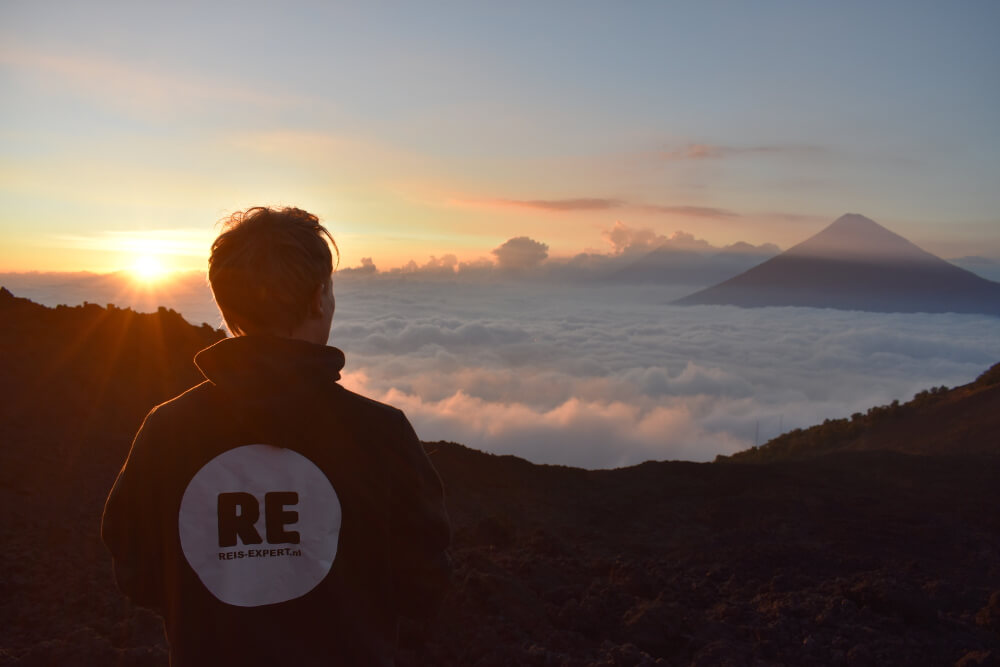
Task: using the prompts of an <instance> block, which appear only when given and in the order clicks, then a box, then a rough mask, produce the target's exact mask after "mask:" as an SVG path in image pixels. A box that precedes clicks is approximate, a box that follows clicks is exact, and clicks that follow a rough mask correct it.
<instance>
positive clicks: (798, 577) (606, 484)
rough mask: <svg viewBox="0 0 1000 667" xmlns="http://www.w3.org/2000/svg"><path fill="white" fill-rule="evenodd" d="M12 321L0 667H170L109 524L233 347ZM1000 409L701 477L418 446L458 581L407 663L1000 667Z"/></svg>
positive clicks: (693, 472)
mask: <svg viewBox="0 0 1000 667" xmlns="http://www.w3.org/2000/svg"><path fill="white" fill-rule="evenodd" d="M0 322H2V323H3V326H2V327H0V360H2V364H0V399H2V400H0V423H2V439H0V572H2V575H0V665H165V664H166V661H167V653H166V646H165V643H164V639H163V633H162V629H161V627H160V624H159V621H158V619H157V618H156V617H155V616H153V615H152V614H150V613H149V612H146V611H144V610H142V609H138V608H135V607H133V606H132V605H130V604H129V602H128V601H127V600H125V599H124V598H123V597H122V596H121V595H120V594H119V593H118V592H117V590H116V589H115V587H114V583H113V581H112V576H111V570H110V562H109V558H108V556H107V554H106V552H105V550H104V548H103V546H102V545H101V543H100V538H99V535H98V530H99V524H100V513H101V507H102V504H103V501H104V496H105V493H106V492H107V490H108V488H109V487H110V485H111V483H112V481H113V480H114V477H115V474H116V473H117V470H118V468H119V467H120V465H121V463H122V462H123V460H124V458H125V455H126V453H127V451H128V447H129V442H130V439H131V437H132V435H133V433H134V431H135V429H136V428H137V427H138V424H139V423H140V421H141V419H142V417H143V415H144V414H145V412H146V411H147V409H148V408H149V407H150V406H151V405H153V404H154V403H156V402H158V401H161V400H164V399H165V398H168V397H170V396H172V395H174V394H175V393H177V392H178V391H180V390H182V389H184V388H186V387H187V386H190V385H191V384H193V383H195V382H196V381H198V379H199V376H198V374H197V371H196V370H195V369H194V367H193V366H192V365H191V362H190V359H191V357H192V355H193V353H194V352H195V351H196V350H197V349H200V348H201V347H204V346H205V345H208V344H210V343H211V342H214V341H215V340H217V339H218V338H219V337H221V333H220V332H218V331H215V330H213V329H212V328H210V327H207V326H203V327H193V326H191V325H189V324H187V323H186V322H184V320H183V319H182V318H181V317H180V316H179V315H177V314H176V313H174V312H172V311H165V310H161V311H160V312H159V313H155V314H151V315H138V314H136V313H133V312H131V311H128V310H120V309H112V308H107V309H106V308H102V307H99V306H95V305H90V306H84V307H78V308H58V309H47V308H44V307H41V306H38V305H36V304H33V303H31V302H28V301H26V300H23V299H16V298H15V297H13V296H12V295H10V294H9V293H8V292H5V291H4V292H0ZM997 414H1000V368H998V367H994V369H993V370H992V371H990V372H987V373H984V375H983V377H982V378H981V379H980V380H979V381H978V382H977V383H973V384H972V385H968V386H966V387H961V388H957V389H954V390H944V389H940V388H939V389H936V390H934V391H933V392H927V393H926V394H925V395H923V396H921V397H920V398H919V399H917V401H915V402H913V403H911V404H907V405H903V406H886V407H885V408H876V409H873V411H869V413H868V414H867V415H856V416H855V417H854V418H852V419H850V420H843V421H832V422H828V423H827V424H825V425H822V426H819V427H817V428H816V429H810V430H806V431H800V432H797V433H794V434H790V435H789V436H785V438H786V439H785V440H783V441H781V442H778V441H775V442H774V443H772V444H771V445H769V446H765V447H761V448H759V449H758V450H756V451H754V452H750V453H748V454H746V455H743V456H737V457H731V458H730V459H720V460H719V461H717V462H716V463H711V464H695V463H645V464H642V465H640V466H635V467H631V468H625V469H619V470H601V471H585V470H578V469H573V468H564V467H557V466H538V465H533V464H530V463H528V462H526V461H523V460H521V459H517V458H514V457H506V456H504V457H501V456H492V455H488V454H484V453H481V452H478V451H475V450H472V449H468V448H466V447H463V446H461V445H456V444H452V443H428V444H427V448H428V450H429V451H430V452H431V457H432V460H433V461H434V462H435V465H436V466H437V468H438V470H439V471H440V473H441V476H442V478H443V479H444V482H445V486H446V488H447V491H448V500H449V508H450V511H451V513H452V517H453V522H454V527H455V545H454V556H455V560H456V564H457V572H456V577H455V587H454V590H453V592H452V594H451V596H450V598H449V599H448V601H447V603H446V605H445V607H444V609H443V611H442V613H441V616H440V617H439V618H437V619H436V620H435V621H434V622H433V623H432V624H430V626H429V627H428V628H418V627H417V626H416V625H407V626H406V627H404V633H403V644H404V648H403V649H402V651H401V654H400V660H399V662H400V664H401V665H484V666H485V665H522V664H523V665H581V666H582V665H651V664H665V665H675V664H676V665H688V664H694V665H726V664H729V665H753V664H761V665H766V664H792V665H809V664H817V665H818V664H822V665H827V664H833V665H837V664H846V665H883V664H900V665H902V664H910V665H913V664H920V665H924V664H926V665H953V664H961V665H996V664H1000V500H998V499H1000V492H998V488H1000V457H998V456H997V452H998V451H1000V442H998V440H1000V435H998V432H997V429H996V417H995V416H996V415H997ZM921 420H923V421H921ZM879 442H885V443H888V444H887V446H886V448H880V447H879ZM910 442H912V443H914V445H913V448H912V450H908V449H907V443H910ZM889 450H891V451H889ZM420 638H422V640H423V641H419V639H420Z"/></svg>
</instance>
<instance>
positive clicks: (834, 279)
mask: <svg viewBox="0 0 1000 667" xmlns="http://www.w3.org/2000/svg"><path fill="white" fill-rule="evenodd" d="M675 303H678V304H682V305H696V304H717V305H723V304H726V305H735V306H743V307H762V306H806V307H813V308H837V309H842V310H867V311H876V312H957V313H985V314H990V315H1000V283H994V282H991V281H989V280H986V279H984V278H980V277H979V276H977V275H975V274H974V273H971V272H969V271H966V270H965V269H961V268H959V267H957V266H954V265H952V264H949V263H948V262H946V261H944V260H943V259H940V258H938V257H936V256H935V255H932V254H931V253H928V252H926V251H924V250H922V249H920V248H919V247H917V246H916V245H914V244H913V243H910V242H909V241H907V240H906V239H904V238H903V237H901V236H899V235H897V234H895V233H893V232H891V231H889V230H888V229H885V228H884V227H882V226H881V225H879V224H878V223H876V222H874V221H872V220H870V219H868V218H866V217H864V216H861V215H856V214H847V215H844V216H841V217H840V218H838V219H837V220H836V221H834V222H833V223H832V224H830V225H829V226H828V227H826V228H825V229H824V230H822V231H821V232H819V233H818V234H816V235H814V236H812V237H810V238H809V239H807V240H805V241H803V242H802V243H800V244H798V245H796V246H794V247H792V248H789V249H788V250H786V251H785V252H783V253H781V254H780V255H778V256H776V257H773V258H771V259H769V260H767V261H766V262H764V263H762V264H759V265H758V266H755V267H753V268H751V269H749V270H748V271H745V272H744V273H741V274H740V275H738V276H735V277H733V278H730V279H729V280H726V281H724V282H722V283H719V284H718V285H715V286H713V287H709V288H707V289H704V290H701V291H699V292H695V293H694V294H691V295H689V296H686V297H684V298H683V299H680V300H678V301H676V302H675Z"/></svg>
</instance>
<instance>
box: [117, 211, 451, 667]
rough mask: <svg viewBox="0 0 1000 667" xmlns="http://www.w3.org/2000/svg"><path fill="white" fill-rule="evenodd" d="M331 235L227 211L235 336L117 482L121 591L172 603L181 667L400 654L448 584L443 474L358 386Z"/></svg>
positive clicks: (169, 630) (383, 659)
mask: <svg viewBox="0 0 1000 667" xmlns="http://www.w3.org/2000/svg"><path fill="white" fill-rule="evenodd" d="M331 246H332V247H333V249H334V250H337V248H336V243H335V242H334V240H333V237H332V236H330V233H329V232H328V231H327V230H326V229H325V228H324V227H323V226H322V225H321V224H320V222H319V220H318V219H317V218H316V216H314V215H312V214H310V213H307V212H305V211H303V210H300V209H297V208H284V209H273V208H264V207H257V208H252V209H249V210H247V211H245V212H238V213H235V214H233V215H232V216H231V217H230V218H229V219H228V220H227V221H226V223H225V227H224V231H223V232H222V233H221V234H220V235H219V237H218V238H217V239H216V240H215V242H214V243H213V245H212V251H211V258H210V260H209V274H208V276H209V282H210V284H211V288H212V292H213V295H214V297H215V301H216V304H217V305H218V307H219V310H220V311H221V313H222V317H223V319H224V321H225V324H226V327H227V328H228V329H229V331H230V333H231V334H232V335H231V337H229V338H226V339H224V340H221V341H219V342H218V343H216V344H215V345H212V346H211V347H209V348H206V349H204V350H202V351H201V352H199V353H198V354H197V355H196V357H195V364H196V365H197V366H198V368H199V370H200V371H201V372H202V374H203V375H204V376H205V381H204V382H202V383H201V384H199V385H197V386H195V387H193V388H191V389H189V390H188V391H187V392H185V393H183V394H181V395H180V396H178V397H176V398H174V399H172V400H170V401H167V402H166V403H163V404H162V405H159V406H157V407H155V408H153V410H152V411H151V412H150V413H149V414H148V415H147V416H146V418H145V421H144V422H143V424H142V427H141V428H140V429H139V432H138V434H137V435H136V437H135V440H134V442H133V444H132V448H131V451H130V452H129V455H128V459H127V460H126V462H125V465H124V467H123V468H122V470H121V472H120V473H119V475H118V478H117V480H116V481H115V483H114V487H113V488H112V490H111V493H110V495H109V496H108V499H107V502H106V504H105V509H104V517H103V522H102V527H101V533H102V538H103V540H104V542H105V544H106V545H107V547H108V549H109V550H110V552H111V554H112V557H113V565H114V571H115V577H116V580H117V583H118V586H119V588H120V589H121V590H122V591H123V592H124V593H125V594H126V595H127V596H128V597H130V598H131V599H132V600H133V602H135V603H136V604H138V605H141V606H145V607H149V608H151V609H153V610H155V611H156V612H158V613H159V614H160V615H162V617H163V620H164V627H165V630H166V636H167V640H168V643H169V645H170V661H171V665H174V666H178V665H241V666H245V665H268V666H269V667H273V666H274V665H296V666H297V667H302V666H307V665H320V664H322V665H391V664H393V661H394V654H395V650H396V641H397V633H398V627H399V621H400V617H401V616H410V617H414V618H418V619H419V618H424V617H426V616H427V615H430V614H433V613H434V611H435V609H436V608H437V606H438V605H439V604H440V602H441V599H442V597H443V594H444V592H445V590H446V588H447V585H448V581H449V577H450V568H451V562H450V559H449V556H448V551H447V549H448V546H449V539H450V528H449V523H448V516H447V513H446V511H445V507H444V495H443V489H442V485H441V481H440V478H439V477H438V475H437V473H436V471H435V470H434V468H433V467H432V465H431V462H430V460H429V459H428V457H427V455H426V454H425V452H424V450H423V448H422V446H421V444H420V441H419V440H418V439H417V436H416V434H415V433H414V431H413V428H412V427H411V426H410V424H409V422H408V421H407V419H406V417H405V416H404V415H403V413H402V412H401V411H399V410H397V409H396V408H393V407H390V406H387V405H384V404H381V403H378V402H376V401H373V400H370V399H368V398H364V397H362V396H360V395H358V394H355V393H352V392H350V391H348V390H346V389H344V388H343V387H342V386H340V384H339V383H338V380H339V379H340V370H341V368H342V367H343V365H344V354H343V353H342V352H341V351H340V350H339V349H337V348H335V347H331V346H327V345H326V343H327V340H328V338H329V335H330V328H331V322H332V318H333V312H334V306H335V299H334V295H333V281H332V273H333V255H332V253H331ZM338 257H339V251H338Z"/></svg>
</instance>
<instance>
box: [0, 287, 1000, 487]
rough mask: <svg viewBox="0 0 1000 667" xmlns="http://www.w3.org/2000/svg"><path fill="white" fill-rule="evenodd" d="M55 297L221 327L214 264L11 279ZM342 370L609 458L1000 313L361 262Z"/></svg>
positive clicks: (350, 378) (872, 383)
mask: <svg viewBox="0 0 1000 667" xmlns="http://www.w3.org/2000/svg"><path fill="white" fill-rule="evenodd" d="M0 284H4V285H6V286H7V287H8V288H9V289H11V290H12V291H13V292H14V293H15V294H16V295H18V296H25V297H28V298H32V299H34V300H37V301H39V302H42V303H46V304H48V305H55V304H57V303H67V304H75V303H81V302H83V301H84V300H88V301H91V302H96V303H101V304H103V303H116V304H117V305H120V306H132V307H135V308H137V309H141V310H151V309H155V307H156V306H158V305H164V306H167V307H171V308H174V309H176V310H178V311H180V312H181V313H182V314H184V315H185V317H186V318H187V319H188V320H190V321H192V322H195V323H201V322H203V321H207V322H209V323H210V324H213V325H219V324H220V322H221V321H220V319H219V316H218V314H217V313H216V311H215V310H214V306H213V304H212V301H211V296H210V294H209V292H208V290H207V288H206V287H205V284H204V277H203V276H197V275H192V276H188V277H187V278H186V279H184V280H179V281H176V282H175V283H174V284H173V286H172V287H170V288H161V289H160V290H158V291H155V290H154V291H150V290H136V289H134V288H130V287H129V286H128V281H127V280H126V279H125V278H123V277H115V276H95V275H90V274H9V275H4V276H0ZM335 285H336V293H337V314H336V317H335V318H334V326H333V332H332V334H331V344H333V345H337V346H338V347H340V348H342V349H343V350H344V351H345V353H346V355H347V366H346V367H345V369H344V376H343V381H342V382H343V384H344V385H345V386H346V387H348V388H350V389H353V390H355V391H358V392H360V393H363V394H365V395H368V396H371V397H373V398H376V399H378V400H381V401H385V402H388V403H391V404H393V405H396V406H398V407H400V408H402V409H403V410H404V411H405V412H406V414H407V415H408V416H409V418H410V420H411V422H412V423H413V424H414V427H415V428H416V430H417V432H418V434H420V436H421V437H422V438H423V439H425V440H439V439H441V440H452V441H456V442H461V443H463V444H466V445H469V446H471V447H475V448H478V449H483V450H486V451H490V452H495V453H499V454H516V455H518V456H523V457H525V458H527V459H529V460H531V461H535V462H539V463H555V464H565V465H574V466H582V467H587V468H606V467H616V466H623V465H630V464H635V463H639V462H641V461H644V460H649V459H657V460H662V459H686V460H694V461H705V460H711V459H712V458H713V457H715V456H716V455H717V454H727V453H731V452H735V451H738V450H740V449H745V448H747V447H750V446H752V445H754V444H755V443H759V444H763V443H764V442H766V441H767V440H768V439H770V438H773V437H774V436H776V435H778V434H779V433H780V432H783V431H787V430H790V429H793V428H797V427H807V426H810V425H813V424H816V423H819V422H822V421H823V420H824V419H828V418H838V417H845V416H849V415H850V414H852V413H853V412H857V411H864V410H867V409H868V408H869V407H871V406H874V405H881V404H885V403H889V402H891V401H892V400H894V399H899V400H901V401H905V400H908V399H909V398H911V397H912V396H913V394H914V393H916V392H917V391H920V390H923V389H926V388H928V387H931V386H938V385H942V384H944V385H948V386H954V385H957V384H963V383H966V382H969V381H971V380H973V379H974V378H975V377H976V376H977V375H978V374H979V373H981V372H982V371H983V370H985V369H986V368H987V367H988V366H990V365H992V364H993V363H996V362H997V361H1000V319H998V318H995V317H988V316H976V315H948V314H945V315H940V314H935V315H930V314H880V313H862V312H850V311H835V310H824V309H809V308H761V309H740V308H735V307H728V306H697V307H692V306H672V305H669V302H670V301H672V300H673V299H676V298H678V297H681V296H684V295H685V294H687V293H688V292H690V291H692V288H691V287H683V286H670V287H663V286H655V285H596V284H589V285H571V284H560V285H552V284H546V283H543V282H540V281H536V280H531V279H529V278H521V279H506V280H496V281H481V282H469V281H461V280H432V279H427V278H425V277H421V276H420V275H409V276H407V275H401V274H396V275H378V274H376V275H351V274H345V275H343V276H340V277H338V279H337V280H336V282H335Z"/></svg>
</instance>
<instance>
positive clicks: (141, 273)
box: [129, 254, 170, 283]
mask: <svg viewBox="0 0 1000 667" xmlns="http://www.w3.org/2000/svg"><path fill="white" fill-rule="evenodd" d="M129 270H130V271H131V273H132V276H133V277H134V278H136V279H137V280H139V281H140V282H144V283H156V282H160V281H161V280H163V278H164V277H166V275H167V274H168V273H170V271H169V269H167V267H166V266H165V265H164V264H163V261H162V260H161V259H160V258H159V257H157V256H156V255H148V254H147V255H139V256H138V257H136V258H135V261H134V262H132V266H131V268H130V269H129Z"/></svg>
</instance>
